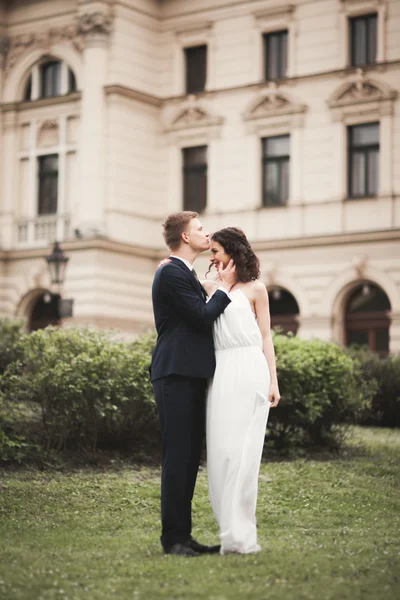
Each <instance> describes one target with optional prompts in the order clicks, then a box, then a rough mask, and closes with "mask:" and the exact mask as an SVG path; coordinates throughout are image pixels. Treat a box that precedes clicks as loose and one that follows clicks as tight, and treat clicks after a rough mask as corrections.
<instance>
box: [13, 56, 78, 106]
mask: <svg viewBox="0 0 400 600" xmlns="http://www.w3.org/2000/svg"><path fill="white" fill-rule="evenodd" d="M72 92H76V78H75V75H74V72H73V71H72V69H70V68H69V67H68V65H67V64H66V63H65V62H64V61H61V60H57V59H55V58H51V57H46V58H44V59H43V60H42V61H40V62H39V63H37V64H36V65H34V67H32V70H31V73H30V74H29V77H28V80H27V82H26V84H25V90H24V100H25V101H26V102H29V101H30V100H40V99H41V98H55V97H56V96H64V95H66V94H72Z"/></svg>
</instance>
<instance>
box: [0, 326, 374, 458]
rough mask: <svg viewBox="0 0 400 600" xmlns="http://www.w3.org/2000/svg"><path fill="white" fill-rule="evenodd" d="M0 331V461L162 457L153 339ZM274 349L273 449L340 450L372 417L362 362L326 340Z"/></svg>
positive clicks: (288, 341) (289, 340) (280, 343)
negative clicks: (152, 375)
mask: <svg viewBox="0 0 400 600" xmlns="http://www.w3.org/2000/svg"><path fill="white" fill-rule="evenodd" d="M0 323H1V322H0ZM1 327H2V328H3V329H1V330H2V331H5V332H6V333H5V338H4V339H6V336H8V339H9V344H3V345H1V344H0V365H2V367H3V370H4V372H3V374H0V423H2V424H0V459H3V460H11V459H15V458H17V459H20V460H22V459H23V457H24V456H30V455H32V454H37V453H39V454H40V455H46V453H47V454H48V453H51V452H53V453H58V452H60V451H64V450H72V451H73V452H79V453H80V454H81V455H83V456H85V454H88V455H93V453H94V452H96V451H98V450H107V451H108V450H118V451H125V452H126V451H127V452H129V453H131V454H132V453H133V454H135V453H138V452H140V453H142V454H143V453H146V455H148V456H152V455H154V453H157V454H158V451H159V449H160V434H159V426H158V418H157V411H156V406H155V402H154V398H153V391H152V386H151V383H150V380H149V376H148V368H149V365H150V360H151V352H152V349H153V347H154V342H155V336H154V334H148V335H146V336H143V337H141V338H140V339H138V340H137V341H135V342H133V343H126V342H122V341H116V340H115V339H113V338H112V337H111V336H110V335H109V334H107V333H104V332H100V331H93V330H89V329H85V330H71V329H58V328H52V327H49V328H47V329H45V330H40V331H36V332H34V333H32V334H30V335H26V334H23V333H21V332H20V330H19V329H18V327H17V325H15V324H14V323H12V322H3V323H1ZM6 330H8V331H9V333H7V331H6ZM274 341H275V347H276V354H277V366H278V376H279V383H280V389H281V394H282V402H281V403H280V405H279V407H278V408H277V409H273V410H271V412H270V418H269V423H268V428H267V437H266V446H267V447H268V446H273V447H274V448H276V449H278V450H281V449H284V448H287V447H289V446H294V447H309V446H322V447H326V448H337V447H339V446H340V443H341V441H342V439H341V434H340V431H341V430H340V429H339V428H338V425H339V423H342V422H344V421H355V420H357V419H358V418H359V417H360V415H361V414H365V411H366V407H367V406H368V405H370V402H371V398H372V394H373V392H374V389H375V388H374V386H373V385H372V384H371V383H370V382H368V385H364V383H363V377H364V372H363V370H362V367H361V363H360V361H358V360H353V358H352V357H351V356H350V355H349V354H348V353H347V352H346V351H345V350H344V349H343V348H341V347H340V346H337V345H336V344H331V343H328V342H322V341H318V340H314V341H304V340H301V339H299V338H295V337H285V336H283V335H279V334H275V336H274Z"/></svg>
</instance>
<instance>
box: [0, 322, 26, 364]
mask: <svg viewBox="0 0 400 600" xmlns="http://www.w3.org/2000/svg"><path fill="white" fill-rule="evenodd" d="M23 325H24V323H23V321H20V320H17V319H0V375H1V374H2V373H4V371H5V370H6V368H7V367H8V365H9V364H11V363H12V362H14V361H16V360H19V359H20V358H21V357H22V356H23V346H22V344H21V340H22V339H23V336H22V328H23Z"/></svg>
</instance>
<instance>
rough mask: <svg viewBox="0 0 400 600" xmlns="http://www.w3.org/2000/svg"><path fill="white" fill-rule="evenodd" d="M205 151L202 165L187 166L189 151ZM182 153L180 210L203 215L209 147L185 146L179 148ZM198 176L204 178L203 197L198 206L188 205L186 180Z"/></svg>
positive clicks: (206, 189)
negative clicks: (190, 176)
mask: <svg viewBox="0 0 400 600" xmlns="http://www.w3.org/2000/svg"><path fill="white" fill-rule="evenodd" d="M200 149H202V150H204V151H205V160H204V162H203V163H201V164H200V163H199V164H194V165H187V160H186V157H187V156H188V154H189V152H190V151H196V150H197V151H198V150H200ZM181 153H182V207H183V208H182V210H193V211H195V212H198V213H199V214H202V213H204V212H205V211H206V210H207V202H208V154H209V146H208V144H202V145H199V146H185V147H183V148H181ZM193 174H198V175H200V176H201V175H203V176H204V178H205V181H204V197H202V198H200V204H199V206H193V205H190V204H189V203H188V202H187V187H186V186H187V183H188V182H187V179H188V176H189V175H193Z"/></svg>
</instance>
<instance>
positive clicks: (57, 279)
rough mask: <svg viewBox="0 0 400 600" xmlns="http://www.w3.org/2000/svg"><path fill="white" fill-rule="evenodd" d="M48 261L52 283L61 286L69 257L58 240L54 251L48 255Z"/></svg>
mask: <svg viewBox="0 0 400 600" xmlns="http://www.w3.org/2000/svg"><path fill="white" fill-rule="evenodd" d="M46 261H47V264H48V265H49V270H50V277H51V283H52V284H53V285H59V286H60V287H61V286H62V284H63V283H64V274H65V269H66V266H67V263H68V261H69V258H68V257H67V256H65V254H64V252H63V251H62V248H60V244H59V243H58V242H54V247H53V252H52V253H51V254H50V256H46Z"/></svg>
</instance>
